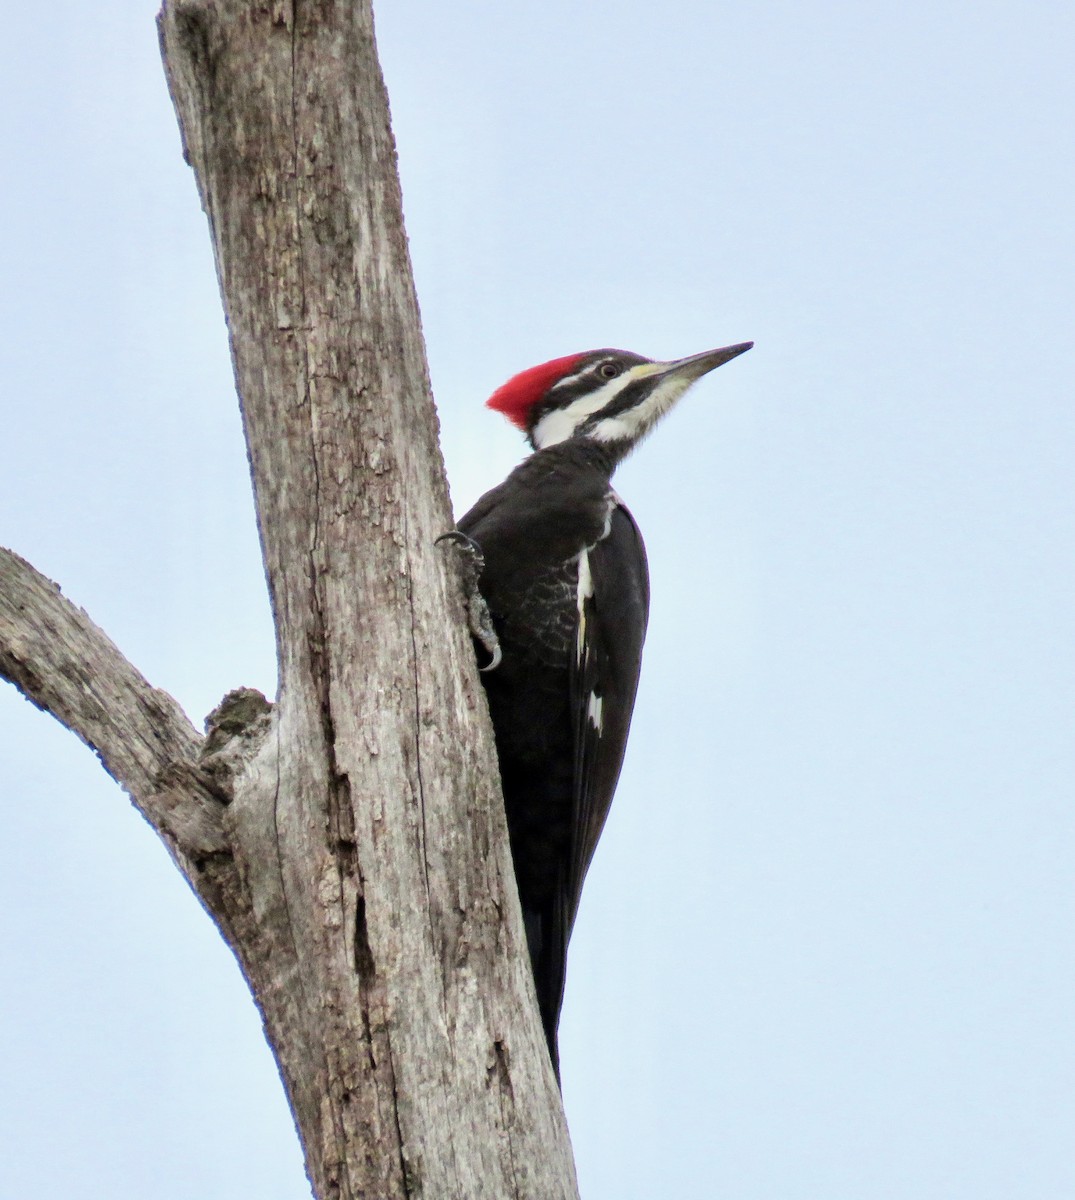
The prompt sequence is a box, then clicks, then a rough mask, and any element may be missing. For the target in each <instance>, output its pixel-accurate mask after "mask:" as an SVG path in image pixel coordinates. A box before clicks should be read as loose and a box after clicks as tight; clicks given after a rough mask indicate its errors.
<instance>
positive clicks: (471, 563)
mask: <svg viewBox="0 0 1075 1200" xmlns="http://www.w3.org/2000/svg"><path fill="white" fill-rule="evenodd" d="M441 542H450V543H452V544H453V545H455V546H456V548H457V549H458V550H459V556H460V559H461V560H462V564H463V577H464V585H465V593H466V594H465V597H464V601H463V602H464V604H465V605H466V610H467V626H468V627H469V629H470V633H471V636H472V637H473V638H474V640H475V641H477V642H480V643H481V645H482V648H483V649H484V650H485V652H486V653H487V654H488V655H489V662H488V663H487V664H486V665H485V666H484V667H479V668H478V670H479V671H481V672H482V673H483V674H484V673H485V672H486V671H495V670H496V669H497V667H499V666H500V661H501V659H502V657H503V655H502V653H501V650H500V639H499V638H498V637H497V636H496V630H495V629H494V628H493V618H492V615H491V614H490V612H489V605H488V604H486V603H485V597H484V596H483V595H482V594H481V592H480V591H479V590H478V579H479V578H480V576H481V573H482V568H483V567H484V566H485V555H484V554H482V549H481V546H479V545H478V543H477V542H476V541H475V540H474V539H473V538H472V537H468V536H467V535H466V534H465V533H464V532H463V531H462V530H461V529H450V530H449V531H448V532H447V533H442V534H441V535H440V537H438V538H436V539H434V542H433V545H434V546H438V545H440V543H441Z"/></svg>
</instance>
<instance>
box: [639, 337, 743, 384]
mask: <svg viewBox="0 0 1075 1200" xmlns="http://www.w3.org/2000/svg"><path fill="white" fill-rule="evenodd" d="M753 345H754V343H753V342H737V343H736V344H735V345H734V346H722V347H721V348H720V349H719V350H703V351H702V353H701V354H692V355H691V356H690V357H689V358H677V359H675V360H674V361H673V362H669V363H665V364H664V370H662V371H661V376H662V378H665V379H667V378H669V377H672V376H675V377H678V378H680V379H682V380H683V381H684V382H685V383H688V384H690V383H693V382H694V381H695V380H696V379H701V377H702V376H703V375H708V374H709V372H710V371H715V370H716V369H717V367H723V366H724V364H725V363H726V362H731V361H732V359H733V358H738V357H739V355H740V354H746V352H747V351H748V350H749V349H750V348H751V346H753Z"/></svg>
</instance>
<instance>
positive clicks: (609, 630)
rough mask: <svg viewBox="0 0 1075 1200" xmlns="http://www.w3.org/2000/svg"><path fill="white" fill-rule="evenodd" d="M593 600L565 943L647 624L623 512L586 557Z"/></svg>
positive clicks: (608, 791)
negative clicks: (606, 535) (606, 534)
mask: <svg viewBox="0 0 1075 1200" xmlns="http://www.w3.org/2000/svg"><path fill="white" fill-rule="evenodd" d="M588 559H589V569H590V576H591V579H592V584H593V594H592V595H591V596H590V597H589V598H587V599H586V600H585V602H584V604H583V605H582V606H581V611H580V622H579V629H578V638H577V645H576V653H575V656H574V662H573V664H572V672H571V710H572V712H573V713H574V715H575V722H576V723H575V731H574V734H575V811H574V820H573V839H572V840H573V845H572V855H571V864H570V870H569V873H568V876H567V879H566V881H565V882H566V885H567V893H568V894H567V906H566V908H567V920H568V925H567V936H570V932H571V926H572V925H573V924H574V920H575V914H576V912H577V911H578V905H579V898H580V896H581V894H582V884H583V881H584V880H585V878H586V872H587V870H588V869H589V866H590V860H591V859H592V858H593V854H594V850H595V849H596V848H597V840H598V838H599V837H600V836H601V830H602V829H603V828H604V824H605V818H606V817H607V816H608V810H609V808H610V807H611V805H612V796H613V794H614V792H615V790H616V783H617V781H618V780H619V777H620V768H621V767H622V766H623V756H624V751H625V750H626V748H627V734H628V732H629V731H630V728H631V714H632V712H633V710H634V705H635V694H636V692H637V690H638V676H639V672H640V670H641V668H642V645H643V642H644V641H645V638H646V624H647V622H648V619H649V566H648V564H647V561H646V547H645V545H644V543H643V541H642V534H641V533H640V532H639V529H638V526H637V525H636V524H635V521H634V518H633V517H632V516H631V514H630V512H628V510H627V509H626V508H624V507H623V506H622V505H617V507H616V508H615V509H613V511H612V525H611V528H610V530H609V534H608V537H606V538H603V539H602V540H601V541H600V542H598V543H597V544H596V545H595V546H594V547H593V548H592V549H591V550H589V551H588Z"/></svg>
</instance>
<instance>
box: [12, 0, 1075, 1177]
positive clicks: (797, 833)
mask: <svg viewBox="0 0 1075 1200" xmlns="http://www.w3.org/2000/svg"><path fill="white" fill-rule="evenodd" d="M9 7H10V8H11V11H10V12H8V13H6V14H5V16H6V24H5V28H6V37H5V39H4V41H3V44H2V46H0V89H2V98H0V148H2V152H3V158H4V162H5V167H6V171H5V186H4V188H3V191H2V192H0V220H2V229H3V236H2V238H0V271H2V278H3V281H4V287H3V291H2V294H0V305H2V310H3V311H2V328H3V331H4V334H3V339H2V344H3V354H4V372H3V374H4V388H5V396H6V399H5V403H4V421H3V427H4V435H5V436H4V450H5V453H4V455H3V459H4V468H3V471H2V472H0V543H4V544H7V545H10V546H12V547H13V548H14V549H16V550H17V551H19V552H20V553H22V554H24V555H26V556H27V557H28V558H30V559H31V561H33V562H34V563H35V564H36V565H37V566H38V567H40V568H41V569H42V570H43V571H45V572H46V573H48V574H50V575H51V576H53V577H54V578H56V579H57V580H58V581H59V582H60V583H61V584H62V585H63V587H64V589H65V591H66V592H67V594H68V595H70V596H71V597H72V598H73V599H74V600H75V601H76V602H77V603H79V604H82V605H84V606H85V607H86V609H87V610H88V611H89V612H90V613H91V615H92V616H93V617H94V619H95V620H97V621H98V622H99V623H100V624H101V625H102V626H103V627H104V628H105V629H106V630H107V631H108V632H109V634H110V635H111V636H112V637H113V638H114V639H115V640H116V641H117V642H118V644H119V645H120V646H121V648H122V649H123V650H124V651H125V652H126V653H127V654H128V655H129V656H130V657H131V658H132V660H133V661H134V662H135V663H136V664H137V665H138V666H139V667H140V668H141V669H142V670H143V671H144V672H145V673H146V674H147V675H148V677H149V678H150V679H151V680H152V681H153V682H154V683H156V684H158V685H159V686H161V687H164V688H166V689H167V690H169V691H171V692H172V693H173V694H174V695H176V696H177V697H178V699H179V700H180V701H181V702H182V703H183V705H184V706H185V707H186V709H187V711H188V712H189V713H190V714H191V716H192V718H193V719H195V720H196V721H198V720H200V719H201V716H202V715H203V714H204V713H205V712H207V711H208V710H209V709H210V708H211V707H212V706H213V705H214V704H215V703H216V702H217V700H218V699H219V698H220V696H221V695H222V694H223V693H224V692H225V691H227V690H228V689H229V688H231V687H234V686H237V685H240V684H250V685H255V686H260V687H262V688H264V689H265V690H267V691H270V692H271V690H272V688H273V664H272V657H271V656H272V639H271V633H270V627H269V619H268V606H267V602H266V599H265V594H264V586H263V583H262V578H261V573H260V563H259V560H258V550H257V538H256V534H255V529H254V524H253V516H252V508H251V502H250V497H249V485H248V480H247V473H246V464H245V458H244V452H243V446H242V442H241V434H240V429H239V420H238V415H237V410H236V407H235V403H234V399H233V394H232V381H231V371H230V365H229V362H228V359H227V347H226V339H225V333H224V327H223V320H222V318H221V315H220V311H219V303H218V299H217V295H216V284H215V280H214V277H213V269H212V259H211V254H210V249H209V241H208V236H207V233H206V230H205V227H204V219H203V217H202V215H201V213H200V210H199V208H198V203H197V197H196V193H195V189H194V184H193V180H192V178H191V176H190V173H189V171H188V170H187V169H186V168H185V167H184V165H183V163H182V161H181V159H180V154H179V139H178V134H177V132H176V128H175V122H174V118H173V116H172V112H171V108H170V104H169V101H168V98H167V93H166V90H165V86H164V82H163V78H162V74H161V70H160V67H159V62H158V58H157V49H156V35H155V31H154V28H153V23H152V18H153V15H154V4H153V3H151V2H143V0H102V2H101V3H99V4H95V5H92V6H88V5H85V4H76V3H74V2H73V0H57V2H56V3H54V4H52V5H49V6H48V7H47V8H45V7H42V6H25V5H24V6H9ZM378 30H379V37H380V42H381V49H382V58H383V62H384V66H385V71H386V75H387V78H388V84H389V89H390V92H391V96H392V104H393V111H394V115H395V121H396V129H397V136H398V140H399V143H400V153H401V160H402V170H403V182H404V190H405V197H406V207H407V218H408V227H409V232H410V236H411V245H412V252H413V255H414V259H415V267H416V273H417V279H418V285H419V292H420V297H421V301H422V308H423V315H424V320H425V326H426V333H427V336H428V340H429V349H430V361H431V368H432V374H433V381H434V386H435V390H436V394H437V398H438V403H439V406H440V411H441V419H442V425H443V434H444V447H445V453H446V457H447V460H448V468H449V474H450V477H451V481H452V488H453V495H454V497H455V501H456V505H457V508H458V509H460V510H462V509H463V508H465V507H466V506H467V505H468V504H469V503H471V502H472V501H473V500H474V499H475V498H476V497H477V496H478V495H479V494H480V493H481V492H482V491H483V490H485V489H486V488H487V487H489V486H491V485H493V484H494V483H496V482H498V481H499V480H500V478H501V477H502V476H503V475H504V474H505V473H506V472H507V471H508V470H509V469H510V467H511V466H512V465H513V464H514V462H515V461H517V459H518V457H519V455H520V453H521V446H520V442H519V438H518V436H517V434H516V433H515V432H514V431H513V430H512V429H511V428H510V427H509V426H508V425H507V424H506V423H504V422H502V421H501V420H500V419H499V418H497V417H496V416H495V415H493V414H490V413H488V412H486V411H485V410H484V409H483V408H482V405H481V402H482V400H483V399H484V398H485V396H486V395H488V393H489V392H490V391H491V390H492V389H493V388H494V387H496V386H497V385H498V384H499V383H501V382H503V380H504V378H506V377H507V376H508V375H510V374H511V373H513V372H514V371H516V370H518V369H520V368H522V367H525V366H529V365H531V364H532V363H534V362H538V361H541V360H542V359H545V358H550V357H553V356H555V355H559V354H564V353H568V352H570V351H574V350H582V349H587V348H590V347H595V346H603V345H613V346H620V347H623V348H626V349H631V350H637V351H639V352H642V353H645V354H651V355H655V356H662V357H672V356H679V355H684V354H689V353H693V352H695V351H699V350H703V349H707V348H710V347H712V346H716V345H721V344H725V343H729V342H735V341H740V340H744V339H748V338H753V339H755V340H756V342H757V346H756V348H755V349H754V350H753V351H752V352H751V353H750V354H749V355H747V356H746V357H744V358H743V359H741V360H739V361H737V362H735V363H734V364H732V365H730V366H728V367H726V368H723V369H722V370H720V371H719V372H717V373H716V374H715V375H713V376H712V377H711V378H709V379H707V380H706V381H705V382H704V383H702V384H701V385H699V387H698V388H697V389H696V390H695V391H694V392H691V393H690V394H689V395H688V396H687V398H686V399H685V400H684V401H683V402H682V404H681V405H680V407H679V408H678V409H677V410H676V411H675V412H674V413H673V414H672V415H671V416H670V417H669V418H668V419H667V421H666V423H665V424H664V425H663V426H662V427H661V428H660V429H659V430H658V431H657V433H656V434H655V435H654V437H653V438H652V440H651V441H650V442H649V443H647V444H646V445H645V446H644V447H643V448H642V450H641V451H640V452H639V453H638V454H637V455H636V456H635V457H634V458H633V459H632V460H631V461H630V462H629V463H627V464H626V465H625V466H624V467H623V469H622V470H621V472H620V474H619V475H618V477H617V486H618V488H619V490H620V492H621V494H622V495H623V496H624V497H625V499H626V500H627V501H628V503H630V505H631V506H632V508H633V510H634V512H635V514H636V516H637V517H638V519H639V522H640V524H641V525H642V528H643V530H644V532H645V534H646V538H647V542H648V546H649V551H650V559H651V568H652V573H653V592H654V605H653V616H652V623H651V630H650V639H649V643H648V646H647V656H646V662H645V667H644V674H643V681H642V688H641V694H640V700H639V705H638V710H637V714H636V720H635V728H634V732H633V739H632V744H631V748H630V751H629V755H628V761H627V766H626V769H625V774H624V779H623V782H622V784H621V788H620V793H619V795H618V797H617V801H616V804H615V806H614V808H613V815H612V818H611V820H610V824H609V827H608V830H607V832H606V835H605V838H604V840H603V843H602V846H601V848H600V850H599V851H598V855H597V858H596V861H595V865H594V868H593V870H592V872H591V876H590V880H589V882H588V885H587V891H586V893H585V895H584V899H583V905H582V912H581V916H580V920H579V925H578V927H577V931H576V935H575V940H574V944H573V947H572V956H571V969H570V976H569V985H568V997H567V1005H566V1009H565V1016H564V1022H563V1026H562V1038H561V1041H562V1057H563V1064H564V1093H565V1100H566V1103H567V1109H568V1116H569V1119H570V1123H571V1129H572V1134H573V1138H574V1142H575V1150H576V1157H577V1162H578V1167H579V1174H580V1182H581V1185H582V1191H583V1197H584V1200H653V1198H655V1197H663V1196H678V1195H689V1196H713V1197H721V1198H727V1200H1011V1197H1014V1196H1018V1197H1028V1198H1032V1200H1067V1198H1068V1197H1070V1196H1072V1195H1075V1153H1073V1151H1072V1144H1073V1141H1075V1033H1073V1020H1075V1018H1073V1014H1075V953H1073V951H1075V945H1073V943H1075V902H1073V895H1075V816H1073V813H1075V750H1073V733H1075V730H1073V728H1072V725H1073V722H1072V713H1073V709H1075V705H1073V699H1075V697H1073V692H1075V652H1073V639H1072V609H1073V603H1075V559H1073V555H1072V551H1073V542H1075V538H1073V532H1075V530H1073V525H1075V510H1073V504H1072V488H1071V482H1070V478H1071V460H1072V454H1073V451H1075V405H1073V401H1075V388H1073V386H1072V367H1071V361H1072V350H1071V343H1072V333H1073V330H1075V299H1073V278H1075V270H1073V268H1075V218H1073V215H1072V213H1073V207H1075V206H1073V202H1072V196H1073V195H1075V168H1073V166H1072V162H1073V158H1072V145H1073V144H1075V137H1073V134H1075V129H1073V125H1075V122H1073V119H1072V116H1073V111H1075V73H1073V72H1072V70H1071V47H1072V46H1073V45H1075V10H1073V9H1072V8H1071V6H1070V4H1066V3H1065V4H1061V3H1058V2H1052V3H1043V4H1039V5H1035V6H1031V7H1029V8H1028V7H1027V6H1025V5H1016V4H1014V3H1005V4H997V3H985V4H970V3H956V2H954V0H942V2H941V3H939V4H938V3H934V4H930V5H926V4H921V3H901V4H896V3H893V2H892V0H883V2H881V3H879V4H874V5H870V6H866V7H864V6H861V5H853V4H849V3H841V4H827V5H815V6H803V5H796V4H790V3H786V2H785V3H778V2H763V3H760V4H754V5H750V6H747V7H744V6H738V5H737V6H734V7H733V6H731V5H722V4H712V3H705V4H703V3H699V2H696V0H671V2H668V3H665V4H664V5H662V6H655V5H641V4H633V3H623V4H611V3H607V2H594V3H590V4H589V5H587V6H585V8H583V6H580V5H573V4H567V3H564V2H563V0H559V2H556V0H553V2H550V3H546V4H542V5H531V4H527V5H522V4H512V3H499V4H493V3H464V4H462V5H443V4H434V3H432V2H430V0H396V2H395V3H393V4H391V5H388V4H386V5H384V6H383V11H382V12H381V13H380V19H379V25H378ZM0 797H2V799H3V813H4V816H3V828H4V831H5V832H4V836H3V837H2V838H0V889H2V890H3V898H2V900H0V963H2V964H3V987H2V988H0V1061H2V1062H3V1065H4V1079H5V1087H4V1089H3V1091H4V1098H3V1099H2V1100H0V1200H9V1198H11V1200H16V1198H18V1200H21V1198H22V1197H28V1196H33V1197H34V1198H35V1200H54V1198H55V1200H59V1198H60V1197H63V1200H106V1198H107V1200H127V1198H128V1197H131V1198H133V1197H139V1198H140V1197H143V1196H146V1195H152V1196H154V1197H156V1198H157V1200H213V1198H215V1197H220V1198H224V1197H229V1198H230V1197H237V1196H238V1197H244V1196H258V1197H259V1198H261V1200H301V1198H302V1197H303V1196H305V1195H307V1194H308V1192H307V1189H306V1185H305V1183H304V1179H303V1175H302V1170H301V1163H300V1161H299V1156H298V1151H297V1147H296V1143H295V1140H294V1137H293V1134H292V1132H291V1129H290V1119H289V1117H288V1114H287V1111H286V1108H285V1105H284V1102H283V1097H282V1094H281V1092H280V1089H279V1085H278V1083H277V1081H276V1078H275V1072H274V1068H273V1065H272V1062H271V1059H270V1057H269V1054H268V1051H267V1050H266V1049H265V1047H264V1043H263V1041H262V1038H261V1033H260V1029H259V1025H258V1021H257V1017H256V1014H255V1012H254V1009H253V1006H252V1004H251V1003H250V1001H249V999H248V997H247V996H246V993H245V991H244V988H243V985H242V983H241V981H240V980H239V977H238V973H237V970H236V969H235V967H234V965H233V964H232V962H231V959H230V957H229V955H228V953H227V952H226V951H225V950H224V948H223V946H222V944H221V943H220V941H219V939H218V938H217V936H216V934H215V932H214V930H213V929H212V927H211V925H210V924H209V922H208V920H207V918H206V917H205V916H204V915H203V914H202V912H201V911H200V909H199V908H198V907H197V905H196V904H195V902H194V901H193V899H192V898H191V897H190V896H189V895H188V894H187V892H186V890H185V886H184V885H183V884H182V882H181V881H180V879H179V877H178V875H177V874H176V873H175V872H174V870H173V868H172V867H171V865H170V864H169V862H168V860H167V858H166V856H165V854H164V852H163V851H162V850H161V849H160V848H159V846H158V845H157V844H156V842H155V840H154V838H153V836H152V835H151V834H150V832H149V831H148V829H147V828H146V827H145V826H144V825H143V824H142V822H141V821H140V820H139V818H138V817H137V816H136V815H135V814H134V813H133V812H132V811H131V810H130V809H129V807H128V805H127V803H126V801H125V800H124V798H123V797H122V796H121V795H120V794H119V793H118V791H117V790H116V789H115V787H114V786H113V785H111V784H110V782H109V781H108V780H107V779H106V777H105V776H104V775H103V773H102V772H101V770H100V768H99V767H98V765H97V763H96V762H95V760H94V759H93V757H92V755H90V754H89V752H88V751H86V750H85V749H84V748H83V747H81V745H80V744H78V743H77V742H76V741H75V740H74V739H73V738H72V737H71V736H70V735H69V734H66V733H65V732H63V731H62V730H60V729H59V727H58V726H56V725H55V724H54V723H53V722H51V721H49V720H48V719H46V718H44V717H42V716H41V715H40V714H38V713H37V712H36V711H35V710H33V709H31V708H30V707H29V706H28V705H27V704H25V703H24V702H23V701H22V700H20V699H19V698H18V696H17V695H15V693H14V692H12V691H11V689H7V688H6V689H4V690H2V691H0Z"/></svg>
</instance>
